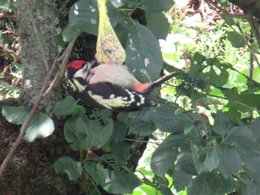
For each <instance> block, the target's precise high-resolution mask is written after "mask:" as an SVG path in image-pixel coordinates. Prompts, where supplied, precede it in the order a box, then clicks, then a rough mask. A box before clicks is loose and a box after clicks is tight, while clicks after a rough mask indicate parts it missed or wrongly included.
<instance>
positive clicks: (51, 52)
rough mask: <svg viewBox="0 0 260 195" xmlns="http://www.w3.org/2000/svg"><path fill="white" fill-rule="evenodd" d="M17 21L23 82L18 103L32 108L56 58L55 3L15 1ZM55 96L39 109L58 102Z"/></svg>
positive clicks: (57, 93)
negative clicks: (21, 102)
mask: <svg viewBox="0 0 260 195" xmlns="http://www.w3.org/2000/svg"><path fill="white" fill-rule="evenodd" d="M27 2H28V3H27ZM17 18H18V25H19V34H20V36H21V61H22V64H23V78H24V80H23V85H22V94H23V95H22V100H23V102H24V103H25V104H28V105H32V104H33V103H34V101H35V99H36V98H37V96H38V93H39V91H40V89H41V87H42V83H43V81H44V79H45V78H46V75H47V72H48V70H49V69H50V67H51V65H52V63H53V61H54V59H55V57H56V55H57V44H56V38H57V24H58V16H57V7H56V3H55V1H53V0H45V1H41V0H26V1H17ZM44 61H45V62H47V66H46V65H45V62H44ZM59 94H60V92H59V91H57V92H55V93H53V94H52V95H51V96H50V97H49V98H48V99H47V100H46V99H45V102H42V103H43V105H46V104H47V103H46V102H48V103H51V102H53V101H55V100H57V99H59V98H60V95H59Z"/></svg>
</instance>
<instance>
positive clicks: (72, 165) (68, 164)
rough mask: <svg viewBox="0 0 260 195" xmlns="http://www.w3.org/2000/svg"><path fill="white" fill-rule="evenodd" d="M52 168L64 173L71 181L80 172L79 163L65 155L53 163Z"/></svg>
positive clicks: (79, 174) (76, 177) (75, 178)
mask: <svg viewBox="0 0 260 195" xmlns="http://www.w3.org/2000/svg"><path fill="white" fill-rule="evenodd" d="M54 170H55V172H56V173H61V172H63V173H66V174H67V175H68V177H69V179H70V180H71V181H75V180H77V179H78V178H79V177H80V176H81V174H82V167H81V163H80V162H77V161H74V160H73V159H72V158H70V157H66V156H65V157H62V158H59V159H58V160H57V161H56V162H55V163H54Z"/></svg>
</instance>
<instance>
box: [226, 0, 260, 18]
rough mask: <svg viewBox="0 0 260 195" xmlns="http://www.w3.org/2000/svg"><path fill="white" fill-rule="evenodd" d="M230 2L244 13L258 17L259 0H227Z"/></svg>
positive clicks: (259, 11) (259, 16) (259, 10)
mask: <svg viewBox="0 0 260 195" xmlns="http://www.w3.org/2000/svg"><path fill="white" fill-rule="evenodd" d="M229 1H230V2H231V3H234V4H235V5H237V6H238V7H240V8H241V9H242V10H244V12H245V13H247V14H250V15H253V16H255V17H257V18H258V19H260V1H259V0H246V1H245V0H229Z"/></svg>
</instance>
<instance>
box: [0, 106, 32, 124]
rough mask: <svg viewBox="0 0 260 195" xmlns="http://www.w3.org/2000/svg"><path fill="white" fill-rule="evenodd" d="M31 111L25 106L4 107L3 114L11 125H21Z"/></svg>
mask: <svg viewBox="0 0 260 195" xmlns="http://www.w3.org/2000/svg"><path fill="white" fill-rule="evenodd" d="M30 111H31V109H30V108H28V107H24V106H19V107H16V106H3V108H2V114H3V116H4V117H5V119H6V120H7V121H8V122H9V123H13V124H16V125H21V124H23V122H24V121H25V119H26V118H27V116H28V114H29V113H30Z"/></svg>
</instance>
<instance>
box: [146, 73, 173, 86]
mask: <svg viewBox="0 0 260 195" xmlns="http://www.w3.org/2000/svg"><path fill="white" fill-rule="evenodd" d="M176 75H178V73H177V72H172V73H170V74H168V75H165V76H163V77H162V78H159V79H158V80H156V81H154V82H153V83H152V85H151V89H153V88H154V87H157V86H159V85H161V84H162V83H164V82H165V81H167V80H169V79H170V78H172V77H175V76H176Z"/></svg>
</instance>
